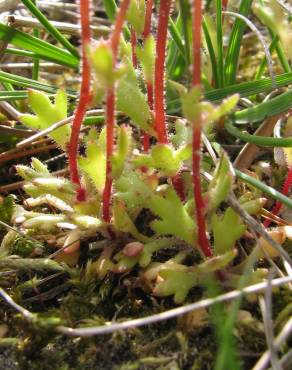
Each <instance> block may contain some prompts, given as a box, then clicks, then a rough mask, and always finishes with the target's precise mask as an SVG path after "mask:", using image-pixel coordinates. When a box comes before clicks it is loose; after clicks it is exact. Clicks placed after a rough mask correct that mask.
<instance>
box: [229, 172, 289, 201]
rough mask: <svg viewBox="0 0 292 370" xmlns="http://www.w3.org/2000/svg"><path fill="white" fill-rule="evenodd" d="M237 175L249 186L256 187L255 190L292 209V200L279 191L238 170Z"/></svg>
mask: <svg viewBox="0 0 292 370" xmlns="http://www.w3.org/2000/svg"><path fill="white" fill-rule="evenodd" d="M234 171H235V175H236V176H237V177H238V178H239V179H241V180H242V181H244V182H246V183H247V184H250V185H252V186H254V187H255V188H257V189H259V190H261V191H262V192H263V193H265V194H267V195H269V196H270V197H271V198H273V199H275V200H279V201H280V202H281V203H283V204H285V205H286V206H287V207H289V208H292V199H290V198H288V197H286V196H285V195H283V194H282V193H280V192H279V191H277V190H275V189H274V188H272V187H271V186H268V185H266V184H264V183H263V182H261V181H259V180H257V179H255V178H254V177H251V176H249V175H247V174H246V173H244V172H241V171H239V170H237V169H236V168H235V169H234Z"/></svg>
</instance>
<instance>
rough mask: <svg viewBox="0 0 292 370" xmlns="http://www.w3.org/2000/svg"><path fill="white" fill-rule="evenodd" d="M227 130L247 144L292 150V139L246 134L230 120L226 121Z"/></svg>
mask: <svg viewBox="0 0 292 370" xmlns="http://www.w3.org/2000/svg"><path fill="white" fill-rule="evenodd" d="M225 128H226V130H227V131H228V132H229V134H230V135H232V136H235V137H237V138H238V139H240V140H242V141H245V142H247V143H253V144H256V145H259V146H268V147H282V148H291V147H292V138H274V137H269V136H257V135H251V134H248V133H244V132H242V131H240V130H239V129H238V128H236V127H235V126H234V125H233V123H232V122H231V121H230V120H226V121H225Z"/></svg>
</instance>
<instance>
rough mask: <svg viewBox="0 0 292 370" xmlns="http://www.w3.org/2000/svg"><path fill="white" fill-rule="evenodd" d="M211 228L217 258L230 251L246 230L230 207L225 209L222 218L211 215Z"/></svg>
mask: <svg viewBox="0 0 292 370" xmlns="http://www.w3.org/2000/svg"><path fill="white" fill-rule="evenodd" d="M211 226H212V230H213V233H214V251H215V255H217V256H218V255H221V254H224V253H226V252H228V251H230V249H231V248H233V247H234V244H235V242H236V241H237V240H238V239H239V238H240V237H241V236H242V235H243V234H244V232H245V230H246V226H245V225H244V224H243V222H242V220H241V218H240V216H239V215H238V214H237V213H236V212H235V211H233V209H231V208H230V207H229V208H227V209H226V211H225V213H224V215H223V216H218V215H217V214H213V216H212V217H211Z"/></svg>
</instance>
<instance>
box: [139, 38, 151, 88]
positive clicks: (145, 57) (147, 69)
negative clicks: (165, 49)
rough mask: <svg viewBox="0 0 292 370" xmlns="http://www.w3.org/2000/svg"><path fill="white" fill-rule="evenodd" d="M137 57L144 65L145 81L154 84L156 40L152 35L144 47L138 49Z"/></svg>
mask: <svg viewBox="0 0 292 370" xmlns="http://www.w3.org/2000/svg"><path fill="white" fill-rule="evenodd" d="M136 53H137V57H138V59H139V61H140V63H141V65H142V69H143V73H144V77H145V81H146V82H147V83H151V84H152V83H153V78H154V67H155V39H154V37H153V36H152V35H150V36H148V37H147V39H146V40H145V43H144V47H143V48H142V47H137V50H136Z"/></svg>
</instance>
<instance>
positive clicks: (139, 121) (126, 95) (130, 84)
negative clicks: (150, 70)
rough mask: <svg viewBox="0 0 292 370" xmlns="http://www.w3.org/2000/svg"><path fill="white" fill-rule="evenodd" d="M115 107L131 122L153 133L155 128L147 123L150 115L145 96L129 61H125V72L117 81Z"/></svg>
mask: <svg viewBox="0 0 292 370" xmlns="http://www.w3.org/2000/svg"><path fill="white" fill-rule="evenodd" d="M117 109H118V110H119V111H121V112H123V113H125V114H126V115H127V116H129V117H130V118H131V119H132V120H133V124H135V125H136V126H138V127H139V128H142V129H143V130H144V131H145V132H147V133H149V134H151V135H155V130H154V129H153V127H152V126H151V125H150V124H149V122H150V121H151V115H150V109H149V106H148V104H147V100H146V97H145V95H144V94H143V93H142V91H141V89H140V88H139V84H138V80H137V77H136V74H135V70H134V68H133V66H132V65H131V63H130V62H129V61H127V73H126V75H125V76H124V77H123V78H122V79H121V80H120V81H119V83H118V88H117Z"/></svg>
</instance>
